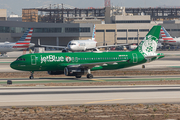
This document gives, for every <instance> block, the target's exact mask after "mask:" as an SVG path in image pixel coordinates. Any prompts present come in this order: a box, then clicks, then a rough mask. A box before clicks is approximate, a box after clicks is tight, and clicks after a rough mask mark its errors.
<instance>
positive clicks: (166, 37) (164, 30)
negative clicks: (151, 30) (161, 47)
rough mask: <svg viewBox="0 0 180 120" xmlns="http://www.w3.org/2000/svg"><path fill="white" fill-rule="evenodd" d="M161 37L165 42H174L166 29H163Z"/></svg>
mask: <svg viewBox="0 0 180 120" xmlns="http://www.w3.org/2000/svg"><path fill="white" fill-rule="evenodd" d="M161 37H162V39H163V40H174V39H173V38H172V37H171V36H170V34H169V33H168V32H167V31H166V29H165V28H164V27H161Z"/></svg>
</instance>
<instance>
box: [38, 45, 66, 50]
mask: <svg viewBox="0 0 180 120" xmlns="http://www.w3.org/2000/svg"><path fill="white" fill-rule="evenodd" d="M40 46H42V47H54V48H62V49H63V48H65V49H67V46H52V45H40Z"/></svg>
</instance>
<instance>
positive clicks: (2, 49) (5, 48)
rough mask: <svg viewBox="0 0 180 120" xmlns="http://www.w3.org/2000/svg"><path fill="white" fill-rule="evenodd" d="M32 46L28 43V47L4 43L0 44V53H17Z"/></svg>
mask: <svg viewBox="0 0 180 120" xmlns="http://www.w3.org/2000/svg"><path fill="white" fill-rule="evenodd" d="M32 46H34V44H33V43H30V44H28V45H20V44H16V43H9V42H4V43H2V42H1V43H0V53H6V52H11V51H18V50H22V49H26V48H28V47H32Z"/></svg>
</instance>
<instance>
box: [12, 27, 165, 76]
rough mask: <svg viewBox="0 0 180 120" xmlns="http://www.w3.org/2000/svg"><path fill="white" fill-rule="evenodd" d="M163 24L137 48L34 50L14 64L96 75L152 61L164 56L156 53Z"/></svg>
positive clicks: (27, 68) (53, 72)
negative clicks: (91, 50) (79, 50)
mask: <svg viewBox="0 0 180 120" xmlns="http://www.w3.org/2000/svg"><path fill="white" fill-rule="evenodd" d="M160 29H161V26H153V28H152V29H151V30H150V31H149V33H148V34H147V35H146V36H145V38H144V40H142V41H141V43H140V44H139V46H138V47H137V48H136V49H135V50H133V51H121V52H107V51H106V52H103V51H94V52H74V53H72V52H68V53H33V54H26V55H22V56H20V57H18V58H17V60H15V61H14V62H12V63H11V64H10V67H11V68H12V69H15V70H21V71H30V72H31V76H30V77H29V78H30V79H33V78H34V76H33V73H34V71H48V74H50V75H60V74H65V75H66V76H75V77H76V78H81V76H82V75H87V78H93V75H92V74H91V71H96V70H115V69H122V68H126V67H131V66H135V65H139V64H142V63H146V62H151V61H154V60H156V59H160V58H163V57H164V54H163V53H156V48H157V43H158V38H159V34H160Z"/></svg>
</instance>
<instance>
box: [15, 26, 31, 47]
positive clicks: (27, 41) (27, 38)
mask: <svg viewBox="0 0 180 120" xmlns="http://www.w3.org/2000/svg"><path fill="white" fill-rule="evenodd" d="M32 32H33V28H28V30H27V31H26V32H25V33H24V35H23V36H22V37H21V38H20V39H19V40H18V41H17V42H16V44H20V45H27V44H30V42H31V37H32Z"/></svg>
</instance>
